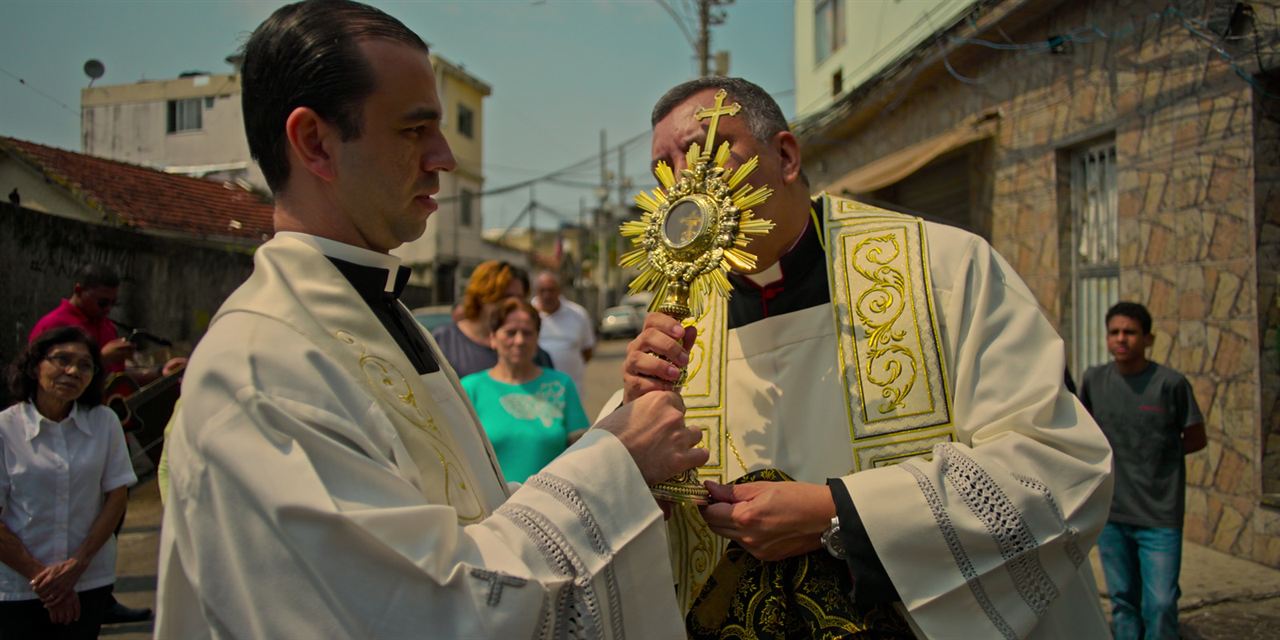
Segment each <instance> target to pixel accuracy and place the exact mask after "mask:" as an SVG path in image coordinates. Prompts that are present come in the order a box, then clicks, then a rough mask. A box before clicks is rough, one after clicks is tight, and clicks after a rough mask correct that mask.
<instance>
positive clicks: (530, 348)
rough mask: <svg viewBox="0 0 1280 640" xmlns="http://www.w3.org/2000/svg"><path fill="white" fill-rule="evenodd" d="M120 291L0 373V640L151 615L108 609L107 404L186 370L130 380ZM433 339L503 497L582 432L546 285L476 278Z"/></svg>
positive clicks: (579, 354)
mask: <svg viewBox="0 0 1280 640" xmlns="http://www.w3.org/2000/svg"><path fill="white" fill-rule="evenodd" d="M119 288H120V277H119V275H118V274H116V273H115V272H114V271H113V270H112V269H110V268H108V267H105V266H102V265H87V266H85V267H84V268H82V269H81V270H80V271H79V273H78V274H77V277H76V284H75V287H74V289H73V291H72V294H71V296H70V297H69V298H66V299H63V300H62V301H61V302H60V303H59V305H58V306H57V307H56V308H55V309H54V310H52V311H50V312H49V313H48V314H46V315H45V316H43V317H42V318H40V319H39V320H38V321H37V322H36V323H35V325H34V326H33V328H32V330H31V332H30V335H29V337H28V345H27V347H26V348H25V349H23V350H22V352H21V353H20V354H19V355H18V356H17V358H16V359H15V360H14V361H13V362H12V363H11V364H10V365H9V367H8V371H7V372H6V384H7V389H6V392H7V393H8V394H9V397H10V398H11V399H12V400H13V402H14V403H13V404H11V405H10V406H9V407H7V408H6V409H5V410H4V411H3V412H2V413H0V456H2V457H0V640H4V639H6V638H96V637H97V636H98V634H99V632H100V629H101V626H102V625H103V624H111V623H120V622H137V621H145V620H148V619H150V617H151V615H152V612H151V610H150V609H130V608H128V607H125V606H123V605H121V604H120V603H119V602H117V601H116V600H115V598H114V596H113V594H112V589H113V586H114V583H115V558H116V542H115V538H116V534H118V533H119V530H120V528H121V526H122V524H123V522H124V514H125V505H126V502H127V491H128V487H130V486H132V485H134V484H135V483H136V482H137V476H136V475H135V471H134V468H133V463H132V462H131V456H130V451H129V447H128V445H127V443H126V436H125V432H124V430H123V428H122V426H121V421H120V418H119V417H118V416H117V414H116V413H115V412H114V411H113V410H112V409H111V408H108V407H107V406H106V405H105V404H104V391H105V389H106V388H107V382H108V378H110V377H111V376H128V377H130V378H131V379H132V380H135V381H136V382H137V383H138V384H146V383H149V382H152V381H155V380H157V379H158V378H160V377H163V376H170V375H174V376H176V375H180V372H181V369H182V367H183V366H184V365H185V359H183V358H175V359H171V360H169V361H167V362H165V364H164V365H163V366H160V367H154V368H146V369H141V368H134V367H130V366H129V365H130V364H131V362H132V361H133V360H132V359H133V358H134V356H135V355H136V351H137V345H136V344H135V342H133V341H131V340H129V339H128V338H127V337H122V336H121V335H120V334H119V332H118V328H117V325H116V323H115V322H113V321H112V320H111V319H110V317H109V313H110V311H111V309H112V308H113V307H114V306H115V304H116V301H117V300H118V297H119ZM432 334H433V337H434V338H435V340H436V343H437V344H438V346H439V348H440V350H441V352H442V354H443V355H444V356H445V359H446V360H447V361H448V363H449V364H450V366H452V367H453V369H454V371H455V372H456V373H457V375H458V377H459V378H461V383H462V387H463V389H464V390H465V391H466V393H467V395H468V396H469V397H470V399H471V401H472V404H473V405H474V406H475V409H476V412H477V414H478V415H479V417H480V420H481V424H482V425H483V426H484V428H485V431H486V432H487V433H488V435H489V438H490V440H491V441H492V443H493V446H494V451H495V453H496V455H497V456H498V460H499V464H500V465H501V467H502V469H503V473H504V475H505V476H506V478H507V479H508V480H509V481H513V482H521V481H523V480H525V479H526V478H527V477H528V476H530V475H532V474H534V473H537V472H538V470H540V469H541V468H542V467H543V466H545V465H546V464H547V463H549V462H550V461H551V460H552V459H554V458H555V457H556V456H557V455H559V454H560V453H562V452H563V451H564V450H565V449H566V448H568V446H569V445H570V444H571V443H572V442H573V441H574V440H575V439H577V438H578V437H580V436H581V435H582V433H584V432H585V430H586V428H587V427H588V426H589V424H590V423H589V421H588V420H587V417H586V414H585V412H584V410H583V405H582V401H581V391H580V385H581V384H582V378H583V373H584V371H585V364H586V362H587V360H589V359H590V358H591V354H592V350H593V348H594V346H595V337H594V331H593V330H592V323H591V320H590V318H589V316H588V315H587V313H586V311H585V309H583V308H582V307H581V306H580V305H578V304H576V303H574V302H572V301H570V300H567V299H565V298H564V296H563V294H562V292H561V288H560V282H559V280H558V278H557V277H556V275H555V274H553V273H550V272H544V273H540V274H538V276H537V278H536V287H535V288H534V289H533V290H531V288H530V282H529V277H528V275H527V273H526V272H525V271H524V270H522V269H520V268H519V267H517V266H514V265H510V264H507V263H505V262H499V261H489V262H485V263H482V264H481V265H479V266H478V267H477V268H476V269H475V270H474V272H473V273H472V276H471V279H470V281H469V283H468V285H467V287H466V291H465V294H464V296H463V299H462V301H461V303H460V304H459V305H458V307H457V309H456V312H455V321H454V322H452V323H450V324H448V325H446V326H443V327H440V328H438V329H436V330H435V331H433V332H432ZM540 345H541V346H540ZM159 470H160V471H161V472H163V471H166V469H165V462H162V463H161V465H160V469H159ZM161 475H164V474H163V473H162V474H161Z"/></svg>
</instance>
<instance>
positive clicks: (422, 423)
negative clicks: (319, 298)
mask: <svg viewBox="0 0 1280 640" xmlns="http://www.w3.org/2000/svg"><path fill="white" fill-rule="evenodd" d="M334 337H335V338H337V339H338V341H340V342H342V343H343V344H345V345H347V346H349V347H351V348H352V349H354V350H355V351H357V352H358V353H359V360H358V362H359V366H360V371H361V372H362V373H363V374H364V376H365V380H366V381H367V382H368V383H369V386H370V387H371V388H373V390H374V391H375V392H377V393H379V394H381V395H382V396H384V397H386V398H387V399H388V400H390V402H387V403H386V405H390V406H391V407H392V408H393V409H394V410H395V411H396V413H397V414H399V415H400V416H401V417H403V418H404V419H405V420H407V421H408V422H409V423H410V424H412V425H413V426H415V427H417V428H418V429H419V430H420V431H421V432H422V433H424V434H426V435H427V437H428V443H427V444H428V446H430V447H431V450H432V452H434V453H435V457H436V459H437V460H438V461H439V463H440V469H441V471H442V473H443V475H444V485H443V486H444V494H445V495H444V500H445V503H446V504H448V505H449V506H451V507H453V508H454V509H455V510H456V511H457V512H458V519H459V520H461V521H463V522H477V521H479V520H480V519H482V518H483V517H484V508H483V507H482V506H481V504H482V503H481V501H480V497H479V496H478V495H477V494H476V492H475V489H474V488H473V487H471V486H469V485H468V483H467V473H466V471H465V469H466V467H465V466H464V465H463V464H462V463H461V460H460V458H459V457H458V455H457V453H455V452H454V451H453V447H452V446H451V444H450V442H449V436H448V434H446V433H444V432H443V431H441V429H440V425H438V424H437V423H436V420H435V418H434V417H433V416H432V415H431V414H430V413H428V412H427V411H426V410H424V409H423V408H422V407H421V406H420V405H419V403H418V397H417V395H416V394H415V393H414V390H413V385H412V384H410V382H409V379H408V378H406V377H405V375H404V374H403V373H401V371H400V369H399V368H398V367H396V365H395V364H394V363H392V362H391V361H389V360H387V359H385V358H383V357H381V356H377V355H374V354H371V353H369V350H368V349H367V348H366V347H365V345H364V344H363V343H362V342H360V341H359V340H358V339H357V338H356V337H355V336H353V335H352V334H350V333H348V332H346V331H341V330H339V331H337V332H335V333H334Z"/></svg>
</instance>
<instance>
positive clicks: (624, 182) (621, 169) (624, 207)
mask: <svg viewBox="0 0 1280 640" xmlns="http://www.w3.org/2000/svg"><path fill="white" fill-rule="evenodd" d="M625 163H626V151H625V150H623V148H622V147H621V146H619V147H618V215H617V216H616V218H615V222H621V221H622V219H624V218H626V217H628V216H627V214H628V213H630V210H631V207H630V206H629V205H628V204H627V191H629V190H630V189H631V180H630V179H628V178H627V172H626V167H625ZM610 232H611V233H612V234H613V243H612V244H613V246H614V249H615V251H616V252H617V255H619V256H621V255H622V252H623V251H624V245H623V244H622V243H623V239H622V234H621V233H618V228H617V227H616V226H615V227H614V228H613V229H610ZM613 288H614V289H615V290H617V291H618V292H619V294H621V292H622V267H620V266H617V265H615V266H614V270H613Z"/></svg>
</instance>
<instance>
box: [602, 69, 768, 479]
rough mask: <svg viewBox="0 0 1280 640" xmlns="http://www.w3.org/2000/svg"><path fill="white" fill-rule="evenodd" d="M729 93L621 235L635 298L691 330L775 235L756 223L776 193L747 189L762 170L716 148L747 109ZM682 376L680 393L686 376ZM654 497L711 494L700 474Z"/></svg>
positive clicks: (705, 111) (658, 170) (661, 174)
mask: <svg viewBox="0 0 1280 640" xmlns="http://www.w3.org/2000/svg"><path fill="white" fill-rule="evenodd" d="M727 95H728V94H727V93H726V92H725V90H724V89H721V90H720V91H718V92H716V96H715V105H714V106H711V107H706V108H701V109H697V110H695V111H694V114H693V117H694V118H695V119H697V120H705V119H708V118H710V119H711V123H710V125H709V126H708V127H707V139H706V144H705V145H703V146H699V145H698V143H697V142H694V143H693V144H691V145H689V149H688V151H687V152H686V153H685V166H686V168H685V169H683V170H681V171H680V179H679V180H677V179H676V176H675V173H674V172H673V171H672V170H671V167H670V166H669V165H667V163H665V162H659V163H658V165H657V166H656V167H655V168H654V171H653V173H654V176H655V177H657V179H658V182H659V186H658V188H657V189H654V190H653V192H652V194H649V193H645V192H641V193H639V194H636V204H637V205H639V207H640V209H641V210H643V211H644V214H643V215H641V217H640V219H639V220H629V221H627V222H624V223H623V224H622V235H623V236H624V237H627V238H630V239H631V245H632V247H633V248H632V249H631V251H628V252H627V253H625V254H623V255H622V257H621V258H620V259H619V261H618V262H619V264H621V265H622V266H623V267H636V268H638V269H639V270H640V275H638V276H636V278H635V279H634V280H632V281H631V285H630V291H631V293H637V292H640V291H652V292H653V293H654V297H653V303H652V304H651V305H650V306H649V309H650V310H651V311H658V312H661V313H665V314H667V315H669V316H671V317H673V318H675V319H676V320H679V321H681V322H682V323H683V324H685V325H686V326H688V325H691V324H693V323H694V322H695V321H697V319H698V318H700V317H701V316H702V314H703V312H704V311H705V310H706V308H707V300H708V298H709V296H712V295H717V296H723V297H725V298H727V297H729V295H730V292H731V289H730V287H729V279H728V277H727V275H728V273H729V271H730V270H731V269H733V270H737V271H751V270H752V269H754V268H755V264H756V257H755V255H753V254H751V253H748V252H747V251H746V250H745V247H746V246H747V244H749V243H750V242H751V239H752V236H758V235H764V234H766V233H768V232H769V230H770V229H772V228H773V223H772V222H771V221H769V220H764V219H760V218H756V217H755V216H754V215H753V214H752V212H751V209H752V207H757V206H759V205H761V204H763V203H764V201H765V200H767V199H768V198H769V196H770V195H771V194H772V193H773V189H770V188H769V187H753V186H752V185H750V184H747V183H745V180H746V178H747V176H749V175H751V172H752V171H754V170H755V168H756V166H757V165H758V164H759V161H760V158H759V156H756V157H752V158H751V159H750V160H748V161H746V162H744V163H742V164H741V165H739V166H738V167H737V168H736V169H734V170H732V171H731V170H728V169H726V168H725V163H726V162H727V161H728V160H729V142H728V141H724V142H721V143H720V147H719V149H716V153H715V156H714V157H712V155H711V150H712V149H713V148H714V146H715V137H716V125H717V124H718V123H719V121H720V118H721V116H734V115H737V114H738V112H739V111H741V110H742V105H740V104H738V103H736V102H735V103H734V104H732V105H728V106H725V104H724V100H725V98H726V97H727ZM687 373H688V372H687V371H686V370H685V369H681V371H680V379H679V380H678V381H677V383H676V386H677V388H679V386H681V385H683V384H684V382H685V377H686V375H687ZM650 489H651V490H652V491H653V495H654V496H655V497H657V498H659V499H661V500H667V501H671V502H682V503H693V504H706V503H707V490H706V488H704V487H703V486H702V483H700V482H698V471H697V469H690V470H688V471H686V472H685V473H683V474H681V475H679V476H676V477H674V478H671V479H670V480H666V481H663V482H659V483H658V484H655V485H652V486H651V487H650Z"/></svg>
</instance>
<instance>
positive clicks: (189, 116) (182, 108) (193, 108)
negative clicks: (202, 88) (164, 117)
mask: <svg viewBox="0 0 1280 640" xmlns="http://www.w3.org/2000/svg"><path fill="white" fill-rule="evenodd" d="M203 120H204V105H203V104H202V100H201V99H200V98H187V99H185V100H170V101H169V118H168V126H167V127H166V128H165V131H167V132H169V133H177V132H179V131H199V130H200V128H201V127H203V126H204V122H203Z"/></svg>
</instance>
